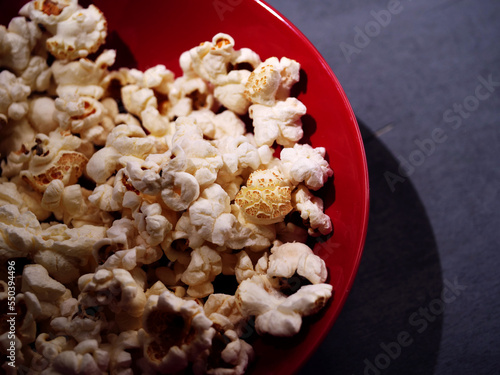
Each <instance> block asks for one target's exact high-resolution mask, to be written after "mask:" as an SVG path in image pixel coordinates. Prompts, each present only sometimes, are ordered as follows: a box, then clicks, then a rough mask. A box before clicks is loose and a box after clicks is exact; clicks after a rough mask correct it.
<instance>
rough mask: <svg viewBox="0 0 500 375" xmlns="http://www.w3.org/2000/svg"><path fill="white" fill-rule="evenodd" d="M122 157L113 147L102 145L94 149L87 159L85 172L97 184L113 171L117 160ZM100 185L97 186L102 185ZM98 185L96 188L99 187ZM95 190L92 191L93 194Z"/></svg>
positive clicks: (101, 182) (104, 180)
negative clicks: (102, 146) (96, 149)
mask: <svg viewBox="0 0 500 375" xmlns="http://www.w3.org/2000/svg"><path fill="white" fill-rule="evenodd" d="M121 157H122V154H120V153H119V152H118V151H117V150H116V149H115V148H114V147H104V148H101V149H100V150H98V151H96V152H95V153H94V155H92V157H91V158H90V159H89V161H88V163H87V166H86V172H87V175H88V176H89V177H90V178H91V179H92V180H94V181H95V182H96V183H98V184H103V183H105V182H106V180H107V179H108V178H110V177H111V175H113V173H115V171H116V169H117V167H118V160H119V159H120V158H121ZM102 186H103V185H100V186H99V187H102ZM99 187H98V188H99ZM95 193H96V191H94V194H95Z"/></svg>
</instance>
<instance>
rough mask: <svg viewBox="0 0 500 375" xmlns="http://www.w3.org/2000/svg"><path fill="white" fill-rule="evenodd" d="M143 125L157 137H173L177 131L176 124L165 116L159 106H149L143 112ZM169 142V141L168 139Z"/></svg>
mask: <svg viewBox="0 0 500 375" xmlns="http://www.w3.org/2000/svg"><path fill="white" fill-rule="evenodd" d="M140 118H141V120H142V126H144V128H145V129H146V130H147V131H148V132H149V133H150V134H151V135H154V136H155V137H167V138H171V137H172V136H173V134H174V133H175V125H174V124H173V123H172V122H170V121H169V119H168V117H167V116H163V115H162V114H161V113H160V112H159V111H158V109H157V108H155V107H153V106H147V107H146V108H145V109H144V110H143V111H142V112H141V113H140ZM167 142H168V141H167Z"/></svg>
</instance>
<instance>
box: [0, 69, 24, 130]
mask: <svg viewBox="0 0 500 375" xmlns="http://www.w3.org/2000/svg"><path fill="white" fill-rule="evenodd" d="M30 93H31V89H30V87H29V86H27V85H25V84H24V81H23V80H22V79H21V78H17V77H16V76H15V75H14V74H13V73H11V72H9V71H8V70H3V71H1V72H0V125H2V127H3V125H4V124H6V123H7V122H9V121H8V120H9V119H12V120H21V119H22V118H23V117H24V116H26V114H27V113H28V102H27V98H28V96H29V95H30Z"/></svg>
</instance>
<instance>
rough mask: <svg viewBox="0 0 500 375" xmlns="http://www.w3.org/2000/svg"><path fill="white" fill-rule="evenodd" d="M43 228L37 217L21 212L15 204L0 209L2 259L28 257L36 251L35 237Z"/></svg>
mask: <svg viewBox="0 0 500 375" xmlns="http://www.w3.org/2000/svg"><path fill="white" fill-rule="evenodd" d="M41 232H42V228H41V226H40V223H39V222H38V220H37V218H36V216H35V215H34V214H33V213H32V212H30V211H26V212H23V213H21V212H19V208H18V207H17V206H15V205H13V204H6V205H4V206H1V207H0V259H3V260H5V259H9V258H17V257H27V256H28V255H29V254H30V253H32V252H33V251H34V250H35V245H34V243H33V238H34V236H37V235H40V234H41Z"/></svg>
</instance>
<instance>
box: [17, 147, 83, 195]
mask: <svg viewBox="0 0 500 375" xmlns="http://www.w3.org/2000/svg"><path fill="white" fill-rule="evenodd" d="M46 152H47V151H46ZM87 162H88V159H87V158H86V157H85V156H84V155H83V154H81V153H79V152H75V151H63V152H61V153H60V154H59V155H58V156H57V157H56V158H55V159H54V160H53V161H52V162H51V163H50V164H48V165H47V166H46V167H45V168H43V169H42V170H41V171H37V172H38V173H37V172H35V171H33V172H32V171H29V170H28V171H23V172H22V173H21V175H22V178H23V180H24V181H25V182H26V183H28V184H29V185H30V186H31V187H32V188H33V189H34V190H36V191H38V192H40V193H43V192H44V191H45V189H46V188H47V186H48V185H49V184H50V182H51V181H52V180H62V181H63V183H64V185H72V184H75V183H76V181H77V180H78V179H79V178H80V176H81V175H82V173H83V171H84V170H85V166H86V165H87Z"/></svg>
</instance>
